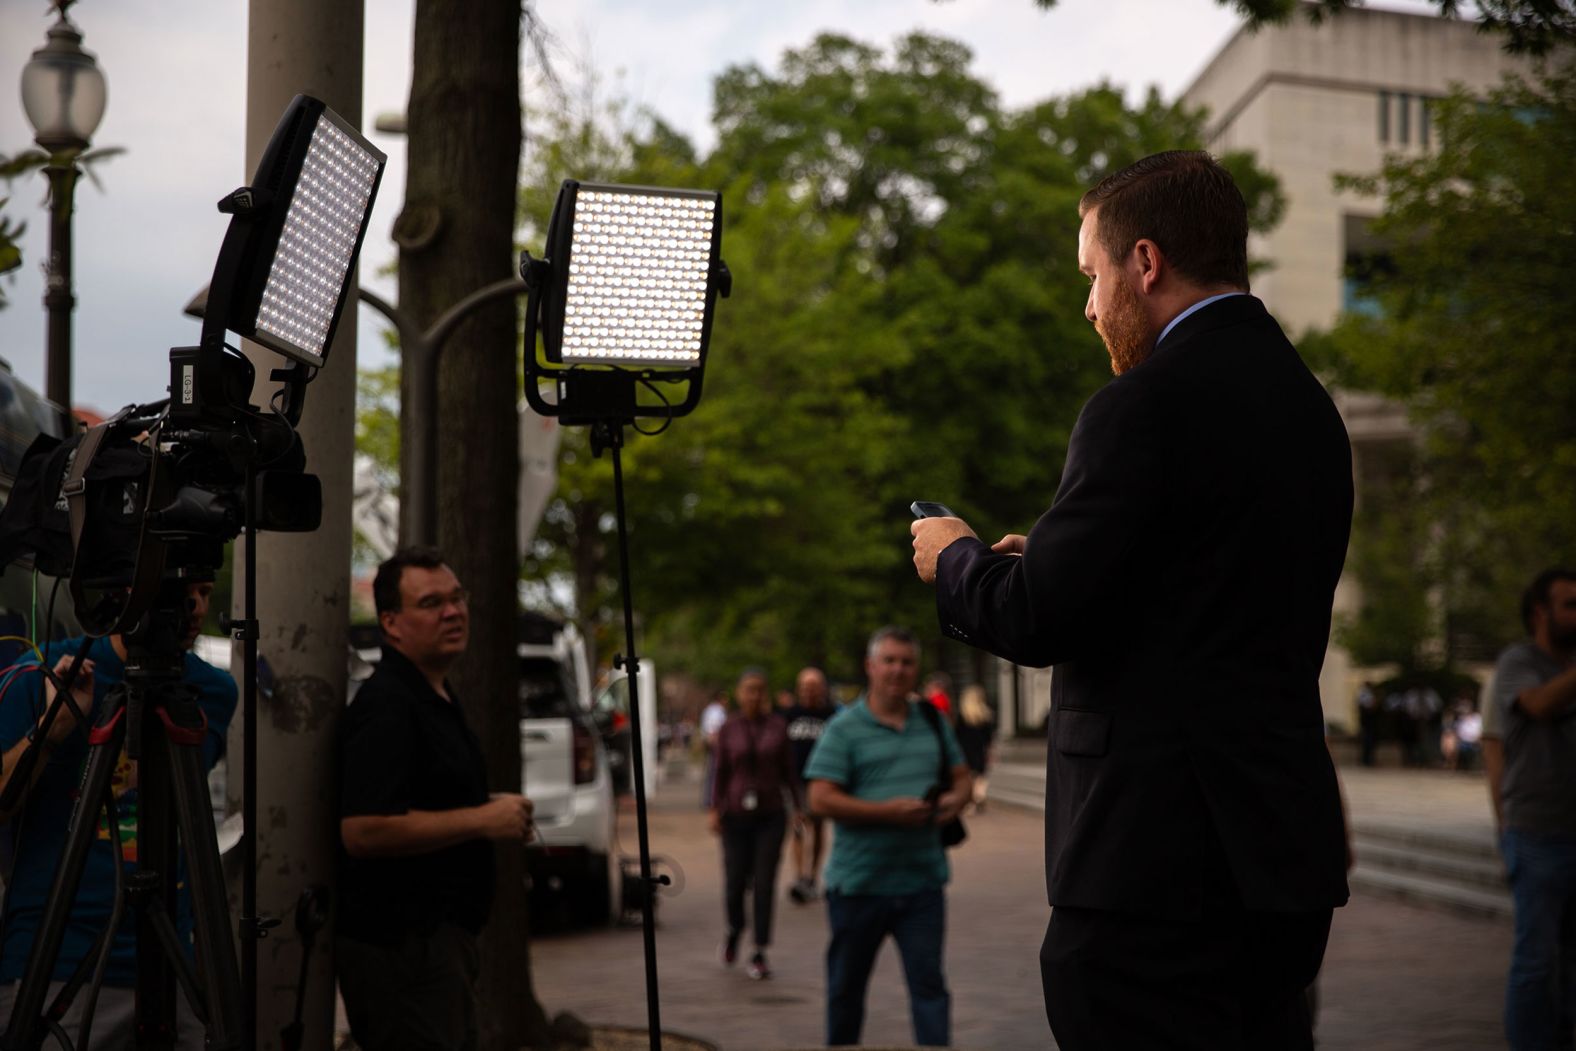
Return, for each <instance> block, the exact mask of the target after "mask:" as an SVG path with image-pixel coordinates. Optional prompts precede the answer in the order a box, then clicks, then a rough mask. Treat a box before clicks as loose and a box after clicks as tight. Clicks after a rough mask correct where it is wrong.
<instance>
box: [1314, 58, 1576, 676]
mask: <svg viewBox="0 0 1576 1051" xmlns="http://www.w3.org/2000/svg"><path fill="white" fill-rule="evenodd" d="M1435 120H1436V126H1437V128H1438V130H1439V136H1438V139H1439V147H1438V149H1437V150H1435V151H1433V152H1431V153H1426V154H1416V155H1409V156H1399V157H1396V158H1393V159H1392V160H1391V161H1390V162H1389V163H1388V164H1387V165H1386V166H1385V168H1384V170H1383V171H1382V172H1380V173H1379V174H1377V175H1376V176H1372V177H1368V178H1348V179H1346V180H1345V183H1346V185H1347V186H1349V187H1350V188H1352V189H1355V190H1358V191H1362V192H1366V193H1378V194H1382V195H1383V199H1384V214H1383V216H1382V218H1380V219H1379V220H1377V221H1376V222H1375V224H1374V232H1375V233H1376V234H1377V235H1378V236H1379V237H1380V238H1381V239H1382V240H1383V241H1384V242H1385V243H1387V244H1388V245H1389V246H1390V247H1389V253H1388V256H1387V257H1386V258H1385V259H1384V260H1383V261H1382V265H1379V266H1376V267H1372V268H1370V270H1369V278H1368V281H1369V283H1368V286H1367V291H1368V293H1369V294H1370V295H1371V296H1372V297H1373V298H1374V299H1375V301H1376V302H1377V304H1378V307H1379V310H1378V316H1366V315H1355V316H1347V317H1346V318H1344V319H1343V320H1342V321H1341V322H1340V324H1339V325H1337V326H1336V328H1335V329H1334V330H1333V331H1332V332H1331V333H1330V334H1329V336H1328V337H1327V338H1325V339H1321V340H1316V341H1313V342H1311V343H1309V344H1307V345H1306V349H1307V350H1308V351H1309V352H1310V353H1311V354H1313V355H1315V358H1316V362H1317V363H1318V364H1319V365H1321V366H1322V367H1323V368H1324V369H1326V370H1327V371H1328V372H1329V373H1330V374H1331V375H1333V376H1334V378H1335V379H1337V380H1338V381H1339V382H1340V383H1341V384H1342V385H1343V386H1346V387H1348V388H1353V389H1359V390H1372V391H1377V392H1379V393H1382V394H1385V395H1388V396H1390V397H1391V398H1394V399H1396V400H1397V401H1399V402H1401V403H1402V404H1403V405H1405V406H1406V408H1407V410H1408V411H1409V413H1410V415H1411V417H1412V419H1413V421H1414V423H1415V424H1416V425H1417V426H1418V428H1419V430H1420V432H1421V435H1422V437H1421V441H1420V443H1419V445H1418V447H1417V449H1416V451H1415V462H1414V463H1413V465H1412V468H1411V477H1410V478H1406V479H1404V480H1403V481H1402V482H1401V483H1400V487H1401V490H1402V496H1401V497H1400V499H1401V500H1402V501H1403V502H1404V503H1406V504H1407V505H1409V507H1410V508H1411V509H1412V510H1413V511H1421V512H1422V517H1421V518H1420V519H1419V522H1420V523H1429V524H1428V525H1427V526H1426V527H1425V526H1423V525H1421V524H1419V525H1418V526H1417V529H1418V531H1417V532H1414V533H1413V535H1412V541H1411V545H1410V552H1411V554H1410V556H1409V557H1408V558H1407V560H1406V562H1407V564H1408V565H1409V566H1410V567H1411V570H1412V575H1413V577H1414V580H1415V581H1416V584H1415V586H1416V587H1422V588H1425V589H1434V593H1435V597H1436V599H1437V605H1438V606H1439V616H1442V617H1444V618H1446V620H1447V623H1446V624H1445V627H1446V629H1447V631H1448V634H1449V635H1450V638H1451V643H1452V645H1456V644H1458V643H1462V644H1468V645H1469V648H1473V649H1476V650H1477V651H1479V654H1480V653H1481V651H1482V650H1484V649H1486V648H1491V647H1492V645H1493V644H1495V643H1499V642H1504V641H1507V640H1508V639H1510V638H1513V637H1515V636H1518V635H1519V634H1520V633H1521V626H1520V624H1519V622H1518V620H1517V617H1516V596H1517V595H1518V594H1519V592H1520V589H1521V588H1522V587H1523V586H1524V585H1525V583H1526V581H1527V580H1528V579H1530V577H1531V575H1532V574H1533V573H1534V572H1536V571H1537V570H1538V569H1540V568H1541V567H1543V566H1544V565H1547V564H1550V563H1553V562H1557V561H1560V560H1562V559H1563V560H1566V561H1569V560H1570V559H1571V558H1572V557H1573V556H1576V544H1573V537H1576V530H1573V529H1572V525H1571V523H1572V522H1573V521H1576V488H1573V487H1572V485H1571V479H1572V478H1573V477H1576V339H1573V337H1572V335H1571V328H1570V325H1569V324H1568V322H1567V317H1568V311H1569V290H1568V288H1567V284H1568V282H1567V280H1566V275H1568V274H1569V273H1570V272H1572V270H1573V269H1576V193H1573V192H1572V187H1573V183H1572V179H1571V173H1570V158H1571V157H1573V156H1576V70H1572V69H1566V70H1563V71H1557V72H1553V73H1549V74H1547V75H1545V76H1543V77H1542V78H1541V79H1538V80H1536V81H1533V82H1526V81H1522V80H1518V79H1509V80H1507V81H1506V82H1505V83H1504V85H1503V86H1502V87H1500V88H1499V89H1497V90H1495V91H1493V92H1491V93H1490V94H1489V95H1488V96H1487V97H1485V98H1475V97H1472V96H1469V95H1467V94H1465V93H1464V92H1460V91H1458V92H1456V93H1454V94H1452V95H1451V96H1450V97H1448V98H1446V99H1444V100H1442V101H1441V102H1440V103H1439V104H1438V107H1437V109H1436V111H1435ZM1361 526H1362V520H1361V518H1360V520H1359V531H1358V533H1357V535H1356V538H1355V540H1354V558H1356V559H1358V560H1359V565H1360V564H1361V560H1362V559H1363V558H1365V557H1367V556H1366V555H1365V554H1364V552H1365V551H1366V550H1368V548H1372V547H1375V546H1386V545H1388V546H1390V547H1392V548H1394V547H1395V544H1396V542H1397V541H1396V538H1394V537H1390V538H1388V539H1387V538H1385V537H1383V536H1379V535H1377V534H1376V533H1374V532H1373V531H1366V532H1365V531H1364V530H1363V529H1362V528H1361ZM1396 550H1398V551H1400V550H1403V549H1401V548H1396ZM1398 557H1399V556H1398ZM1360 579H1361V580H1362V581H1363V583H1364V584H1365V585H1366V590H1367V591H1368V592H1370V599H1369V601H1370V603H1371V604H1372V603H1384V602H1386V601H1391V600H1392V599H1393V597H1394V596H1395V595H1396V594H1397V592H1396V590H1395V589H1394V588H1388V587H1385V586H1384V585H1383V581H1382V580H1381V579H1377V578H1376V579H1373V580H1370V579H1367V578H1366V577H1363V576H1360ZM1401 601H1402V602H1403V603H1405V604H1410V605H1414V606H1415V597H1411V598H1403V599H1401ZM1370 617H1371V618H1374V619H1376V620H1377V621H1384V620H1388V619H1391V617H1390V614H1388V613H1384V612H1382V611H1378V612H1372V613H1371V614H1370ZM1358 641H1359V642H1360V643H1362V644H1364V645H1366V646H1367V647H1368V648H1369V649H1370V650H1373V649H1374V648H1375V645H1376V644H1377V641H1378V640H1375V639H1368V638H1366V637H1364V636H1362V635H1361V633H1359V640H1358ZM1473 642H1476V643H1477V645H1476V646H1470V644H1471V643H1473ZM1443 656H1445V657H1449V656H1450V654H1449V653H1448V652H1447V653H1445V654H1443ZM1393 659H1401V656H1400V655H1397V656H1396V657H1395V658H1393Z"/></svg>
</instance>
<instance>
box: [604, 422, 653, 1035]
mask: <svg viewBox="0 0 1576 1051" xmlns="http://www.w3.org/2000/svg"><path fill="white" fill-rule="evenodd" d="M598 432H600V433H598ZM591 440H592V445H593V447H595V446H596V445H597V444H598V441H599V440H600V442H602V443H605V444H606V446H607V447H608V448H609V449H611V450H612V451H613V500H614V506H615V508H616V509H617V512H618V514H617V517H618V574H619V583H620V585H621V587H620V590H621V591H623V593H624V645H625V651H626V655H625V657H624V658H623V660H622V663H623V666H624V671H625V672H626V673H627V674H628V675H629V708H630V716H631V718H630V720H629V727H630V730H629V732H630V758H631V760H632V761H633V763H634V768H635V769H634V777H633V780H634V782H635V827H636V828H637V829H638V831H639V838H640V888H641V894H640V919H641V930H642V931H643V933H644V935H645V948H646V1017H647V1019H648V1022H649V1025H648V1029H649V1035H650V1037H651V1051H662V1008H661V1001H660V998H659V997H658V995H657V921H656V909H655V907H654V906H655V902H654V901H653V898H654V897H655V895H656V892H657V885H658V883H659V882H660V883H666V882H667V879H666V877H664V878H663V879H661V880H660V881H659V880H656V879H653V878H652V875H651V840H650V836H649V834H648V829H647V823H646V772H645V759H644V755H645V746H644V745H643V743H642V742H641V733H640V688H639V680H638V674H639V671H640V658H639V657H638V656H637V655H636V654H635V602H634V598H633V596H632V595H631V594H630V591H631V588H630V584H629V530H628V529H627V528H626V526H625V516H624V464H623V460H622V459H621V458H620V457H619V449H620V448H621V447H622V446H623V444H624V424H623V423H621V422H618V421H614V422H607V421H603V422H600V423H598V424H596V430H593V432H592V439H591Z"/></svg>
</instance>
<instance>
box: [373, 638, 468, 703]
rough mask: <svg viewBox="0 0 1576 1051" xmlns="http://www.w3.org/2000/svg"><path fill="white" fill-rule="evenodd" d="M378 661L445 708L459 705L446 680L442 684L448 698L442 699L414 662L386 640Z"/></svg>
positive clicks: (452, 689)
mask: <svg viewBox="0 0 1576 1051" xmlns="http://www.w3.org/2000/svg"><path fill="white" fill-rule="evenodd" d="M378 663H379V665H380V666H383V667H386V668H388V670H389V671H390V672H392V673H393V674H394V675H395V676H397V677H398V678H399V679H400V680H401V681H402V682H404V683H405V684H406V685H408V686H410V687H413V688H415V689H417V690H419V691H420V692H421V694H422V695H423V696H425V697H430V698H431V699H432V700H434V701H437V702H438V703H439V704H441V705H443V706H444V707H446V708H447V707H455V708H458V707H459V701H458V699H457V698H456V697H455V696H454V688H453V687H452V686H449V685H448V683H447V681H445V683H444V686H445V688H446V689H448V691H449V699H448V700H444V698H443V696H442V695H441V694H440V693H438V691H437V690H434V689H433V688H432V683H430V682H428V681H427V677H426V676H425V675H423V674H422V672H421V669H420V668H418V667H416V662H415V661H413V660H411V659H410V658H409V657H407V656H405V655H404V654H403V653H401V652H400V651H399V650H397V649H395V648H394V647H393V646H390V645H389V644H388V642H387V641H385V642H384V643H383V656H382V658H381V659H380V660H379V662H378ZM451 702H452V704H451Z"/></svg>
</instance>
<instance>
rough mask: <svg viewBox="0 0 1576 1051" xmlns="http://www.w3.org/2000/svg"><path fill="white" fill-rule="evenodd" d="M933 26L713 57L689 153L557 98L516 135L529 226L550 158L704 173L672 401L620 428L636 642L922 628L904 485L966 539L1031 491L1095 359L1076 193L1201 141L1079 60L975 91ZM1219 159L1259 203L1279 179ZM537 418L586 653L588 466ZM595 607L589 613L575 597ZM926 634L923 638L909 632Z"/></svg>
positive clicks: (550, 537) (759, 644)
mask: <svg viewBox="0 0 1576 1051" xmlns="http://www.w3.org/2000/svg"><path fill="white" fill-rule="evenodd" d="M969 62H970V55H969V52H968V50H967V49H966V48H965V47H963V46H962V45H960V44H957V43H955V42H952V41H949V40H943V39H940V38H937V37H932V36H926V35H923V34H914V35H911V36H907V37H904V38H901V39H900V40H898V41H897V42H896V44H895V45H894V46H893V47H892V48H890V49H881V48H877V47H873V46H870V45H867V44H863V43H860V42H857V41H854V40H851V39H849V38H847V37H843V36H836V35H830V34H828V35H823V36H820V37H817V38H816V39H815V40H814V41H812V42H811V43H810V44H808V45H807V46H805V47H803V48H800V49H795V50H791V51H789V52H788V53H787V54H786V55H785V56H784V58H783V60H782V62H781V63H780V65H779V66H778V67H777V68H776V69H773V70H767V69H763V68H761V67H759V66H756V65H745V66H739V67H734V68H732V69H729V70H727V71H725V72H724V73H723V74H722V75H721V76H720V77H719V78H718V80H717V82H716V86H715V104H714V112H715V119H716V130H717V136H718V137H717V143H716V146H715V148H714V149H713V150H712V151H711V153H710V154H709V155H705V156H700V155H698V154H697V152H696V151H695V150H694V148H693V147H692V145H691V144H690V143H688V142H686V141H685V140H684V139H683V138H682V137H680V136H678V135H677V134H676V133H674V132H673V131H672V130H671V129H670V128H667V127H666V126H664V125H663V124H661V123H660V122H659V121H656V120H654V119H653V118H651V117H649V115H647V116H644V117H642V116H641V115H638V114H635V115H632V114H630V113H629V112H628V111H627V110H626V109H624V108H623V107H621V106H619V105H617V104H614V105H611V106H607V105H603V106H597V105H593V104H584V105H582V106H580V107H579V109H578V110H577V111H574V112H567V111H565V112H562V113H560V114H559V115H557V116H556V117H553V118H550V120H549V126H548V127H547V128H546V129H544V130H543V131H541V132H538V133H537V134H536V135H533V136H532V137H531V141H530V144H529V147H528V154H527V158H526V166H525V169H526V170H525V179H524V187H523V190H522V195H521V198H522V210H523V212H524V216H525V227H526V230H527V234H526V241H527V245H528V246H530V247H533V248H535V247H537V246H538V245H539V242H540V232H541V229H542V226H543V225H544V222H545V219H546V216H547V215H548V213H549V212H550V211H551V206H552V200H553V197H554V196H555V195H556V193H557V188H558V185H559V182H560V181H561V179H562V178H563V177H564V176H566V175H569V174H574V175H576V176H578V177H581V178H586V179H607V180H611V181H620V182H634V183H648V184H658V185H698V186H717V187H721V188H722V189H723V191H724V224H725V225H724V229H725V235H724V241H723V245H724V255H725V257H726V259H727V262H728V265H729V267H730V269H731V270H732V271H733V274H734V277H735V289H736V291H735V293H734V296H733V298H732V299H730V300H727V301H725V302H723V303H721V304H720V305H719V307H718V314H717V324H716V329H715V333H714V339H713V344H712V347H711V351H710V357H709V359H708V364H707V369H706V389H705V391H706V392H705V397H704V398H703V399H702V401H701V404H700V406H699V408H698V409H697V410H696V411H695V413H694V414H693V415H692V416H690V417H687V418H685V419H683V420H681V421H678V423H676V424H675V425H674V426H673V427H672V428H671V429H670V430H669V431H668V432H667V433H665V434H663V435H662V436H661V437H660V438H646V437H640V436H634V437H632V438H631V440H630V441H629V444H628V445H627V447H626V449H625V453H624V461H625V466H626V471H625V478H626V487H627V489H628V497H629V515H628V518H629V525H630V529H631V557H632V559H633V561H634V565H635V567H636V569H635V594H634V602H635V606H636V608H637V609H638V610H641V611H643V613H644V615H645V621H644V630H645V634H646V639H645V641H644V642H643V643H642V649H643V650H644V651H645V652H647V653H649V654H651V655H653V656H655V657H656V658H657V659H658V661H659V662H660V663H662V664H663V666H664V667H667V668H672V669H674V670H680V669H682V670H685V671H688V672H690V673H691V674H694V675H696V676H698V677H700V678H701V679H703V680H710V681H712V682H729V681H731V680H732V678H733V676H734V675H735V674H736V673H737V671H738V669H739V667H741V666H743V665H744V664H747V663H751V664H763V665H765V666H767V667H768V668H769V670H770V671H771V672H772V675H773V681H774V682H775V683H787V682H788V681H789V677H790V676H791V674H792V673H793V671H795V670H796V669H797V668H798V666H799V665H801V664H803V663H805V662H807V661H815V662H819V663H822V664H823V665H825V666H827V667H828V669H829V671H831V673H832V674H833V675H834V676H840V677H846V678H852V677H855V676H857V675H858V674H859V669H860V657H861V653H862V646H863V641H864V639H865V637H866V636H867V635H868V633H869V631H870V630H872V629H873V628H874V627H876V626H878V625H880V624H882V623H888V622H900V623H907V624H909V625H911V626H913V627H914V628H916V629H917V630H919V631H920V632H921V633H922V634H924V635H929V636H932V637H934V635H935V632H936V629H935V613H934V606H933V603H934V598H933V595H932V593H931V591H930V589H929V588H927V587H924V586H922V585H920V584H919V583H918V582H917V581H916V580H915V579H914V574H913V569H912V566H911V565H910V562H909V559H908V520H909V518H908V513H907V508H908V505H909V503H910V502H911V501H912V500H914V499H939V500H944V501H946V502H947V503H949V504H951V505H952V506H953V507H954V508H956V509H957V510H958V511H959V512H960V513H962V514H964V515H965V516H966V517H967V518H968V519H969V520H970V522H971V524H973V525H974V526H975V527H976V528H977V529H978V530H979V531H980V533H981V535H982V536H987V537H988V538H989V539H994V538H995V537H996V536H999V535H1000V534H1001V533H1003V532H1008V531H1018V532H1021V531H1024V530H1026V529H1027V528H1028V526H1029V525H1030V524H1032V522H1033V520H1034V518H1035V517H1036V516H1038V515H1039V514H1040V513H1041V512H1042V511H1044V509H1045V508H1046V507H1047V506H1048V505H1049V503H1050V501H1051V497H1052V495H1053V493H1054V492H1055V488H1056V484H1057V478H1058V475H1059V472H1060V469H1061V464H1062V461H1063V459H1064V457H1065V455H1066V448H1067V440H1068V436H1069V433H1070V430H1071V427H1072V424H1073V422H1074V420H1075V419H1076V417H1077V414H1078V411H1079V409H1080V407H1081V406H1082V404H1083V402H1084V400H1085V399H1086V398H1087V397H1088V396H1089V395H1090V394H1091V393H1092V392H1093V391H1094V390H1095V389H1097V388H1098V387H1099V386H1101V385H1102V384H1103V383H1105V382H1106V381H1107V380H1108V379H1109V378H1110V365H1109V360H1108V358H1107V355H1106V353H1105V350H1104V348H1103V347H1102V346H1101V344H1100V341H1099V339H1098V337H1097V336H1096V335H1095V333H1094V331H1093V330H1092V328H1091V327H1090V326H1089V324H1088V323H1087V322H1086V321H1085V320H1084V318H1083V310H1084V303H1085V299H1086V297H1087V293H1088V288H1087V282H1086V281H1085V280H1084V278H1083V277H1082V275H1081V274H1079V273H1078V270H1077V267H1076V261H1075V254H1076V243H1077V231H1078V224H1079V220H1078V215H1077V202H1078V199H1079V197H1080V196H1081V195H1082V193H1083V192H1084V190H1085V189H1087V187H1088V185H1089V184H1090V183H1092V182H1093V181H1095V180H1097V179H1099V178H1100V177H1101V176H1103V175H1104V174H1106V173H1107V172H1109V171H1111V170H1114V169H1115V168H1117V167H1120V166H1122V165H1125V164H1127V163H1129V162H1131V161H1134V160H1136V159H1138V158H1139V157H1142V156H1144V155H1146V154H1149V153H1153V152H1156V151H1158V150H1164V149H1173V148H1189V147H1197V146H1198V145H1200V140H1201V129H1202V122H1203V114H1202V113H1201V112H1198V111H1190V110H1186V109H1184V108H1182V107H1180V106H1176V105H1170V104H1167V103H1165V102H1163V101H1162V100H1161V99H1160V97H1159V95H1158V93H1156V92H1151V93H1150V94H1149V95H1148V97H1147V98H1146V99H1145V100H1144V101H1143V102H1142V103H1141V104H1140V105H1138V106H1136V107H1130V106H1128V105H1126V104H1125V103H1124V100H1123V97H1122V95H1121V93H1120V92H1119V91H1118V90H1116V89H1115V88H1112V87H1110V86H1105V85H1102V86H1100V87H1097V88H1093V89H1090V90H1088V91H1085V92H1081V93H1079V94H1076V95H1073V96H1070V97H1067V98H1062V99H1053V100H1048V101H1046V102H1044V103H1041V104H1040V105H1037V106H1033V107H1030V108H1028V109H1025V110H1021V111H1018V110H1009V109H1004V108H1003V107H1002V106H1001V105H1000V102H999V100H998V99H997V98H996V96H995V94H994V93H993V92H992V91H991V90H990V89H989V87H987V86H986V85H985V84H984V83H983V82H982V81H980V80H979V79H978V77H976V76H975V75H974V74H973V73H972V72H971V70H970V68H969ZM1230 163H1231V164H1232V166H1233V169H1234V171H1236V172H1237V173H1238V176H1239V178H1240V179H1241V182H1242V185H1243V189H1244V191H1245V192H1246V194H1247V195H1248V197H1249V201H1250V205H1251V207H1252V210H1253V216H1254V221H1255V224H1256V225H1257V226H1259V227H1260V228H1262V227H1263V226H1264V225H1266V224H1268V223H1271V222H1273V221H1274V219H1275V218H1276V217H1277V216H1278V214H1279V210H1280V209H1281V208H1282V207H1283V202H1282V199H1281V197H1280V194H1279V190H1278V187H1277V186H1276V184H1275V181H1274V179H1273V177H1271V176H1269V175H1268V174H1266V173H1264V172H1263V171H1261V170H1259V169H1257V168H1255V167H1254V166H1253V164H1252V161H1251V158H1248V157H1246V156H1233V157H1232V158H1230ZM585 442H586V439H585V435H584V433H583V432H582V431H580V430H579V429H570V430H569V431H568V432H566V434H565V439H564V456H563V461H562V464H561V468H560V488H559V494H558V499H557V500H555V502H554V503H553V505H552V506H551V507H550V508H549V510H548V513H547V517H546V521H545V522H544V523H543V526H542V529H541V531H540V535H539V537H538V540H537V543H536V545H535V547H534V550H533V551H531V552H530V553H529V558H528V560H527V567H526V577H527V580H535V581H540V580H543V579H553V580H557V581H560V582H562V585H563V586H559V587H557V588H546V589H540V588H539V589H538V591H540V592H542V593H544V594H555V595H557V596H558V597H560V598H562V597H564V596H566V595H567V594H569V593H571V592H572V593H573V596H574V599H573V603H572V606H571V608H572V609H573V610H574V611H577V612H578V613H579V615H580V616H581V619H582V621H583V624H584V626H585V627H587V628H589V629H590V630H591V631H592V632H596V633H598V634H599V635H600V637H601V638H602V640H603V642H602V647H601V648H602V652H604V653H606V652H609V649H610V646H611V647H616V648H622V637H621V634H619V632H618V615H617V612H616V609H617V597H616V590H615V585H616V580H615V579H614V578H613V575H612V574H613V570H614V569H615V568H616V567H615V566H614V565H611V564H610V557H611V553H612V552H613V550H614V548H613V537H612V535H611V534H612V528H613V518H612V513H611V512H612V507H613V500H612V489H611V470H610V467H609V465H608V463H607V462H606V460H605V459H603V460H597V459H594V458H592V456H591V455H590V450H589V448H588V447H587V446H586V444H585ZM598 611H606V613H599V612H598ZM932 659H933V658H932Z"/></svg>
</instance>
